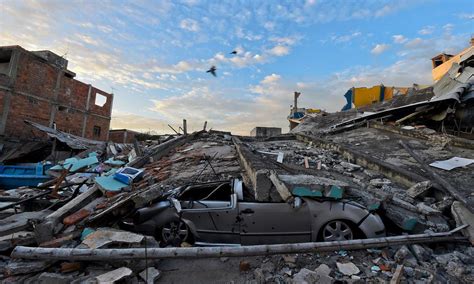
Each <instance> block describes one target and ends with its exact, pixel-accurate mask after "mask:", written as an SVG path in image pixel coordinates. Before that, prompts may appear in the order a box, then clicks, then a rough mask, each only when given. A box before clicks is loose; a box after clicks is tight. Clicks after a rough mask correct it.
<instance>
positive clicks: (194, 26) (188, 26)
mask: <svg viewBox="0 0 474 284" xmlns="http://www.w3.org/2000/svg"><path fill="white" fill-rule="evenodd" d="M179 27H180V28H182V29H183V30H187V31H190V32H198V31H199V24H198V22H197V21H196V20H193V19H183V20H181V22H180V23H179Z"/></svg>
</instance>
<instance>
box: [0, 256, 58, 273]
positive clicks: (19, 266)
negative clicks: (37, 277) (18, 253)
mask: <svg viewBox="0 0 474 284" xmlns="http://www.w3.org/2000/svg"><path fill="white" fill-rule="evenodd" d="M50 265H51V262H50V261H42V260H37V261H25V260H18V261H11V262H10V263H8V264H7V266H6V267H5V268H4V271H5V274H6V275H18V274H26V273H33V272H38V271H43V270H45V269H46V268H48V267H49V266H50Z"/></svg>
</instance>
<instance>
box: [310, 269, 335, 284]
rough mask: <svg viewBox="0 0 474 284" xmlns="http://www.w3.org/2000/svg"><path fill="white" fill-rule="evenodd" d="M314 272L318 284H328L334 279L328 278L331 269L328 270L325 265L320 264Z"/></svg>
mask: <svg viewBox="0 0 474 284" xmlns="http://www.w3.org/2000/svg"><path fill="white" fill-rule="evenodd" d="M314 271H315V272H316V274H318V276H319V282H318V283H323V284H330V283H333V282H334V278H332V277H331V276H329V274H330V273H331V268H329V266H327V265H326V264H321V265H320V266H318V268H316V269H315V270H314Z"/></svg>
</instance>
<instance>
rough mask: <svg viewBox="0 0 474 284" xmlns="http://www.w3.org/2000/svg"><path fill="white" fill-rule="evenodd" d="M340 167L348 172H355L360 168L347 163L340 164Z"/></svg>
mask: <svg viewBox="0 0 474 284" xmlns="http://www.w3.org/2000/svg"><path fill="white" fill-rule="evenodd" d="M340 165H341V166H343V167H344V168H345V169H346V170H347V171H349V172H355V171H358V170H360V169H361V168H362V167H361V166H359V165H356V164H352V163H348V162H341V163H340Z"/></svg>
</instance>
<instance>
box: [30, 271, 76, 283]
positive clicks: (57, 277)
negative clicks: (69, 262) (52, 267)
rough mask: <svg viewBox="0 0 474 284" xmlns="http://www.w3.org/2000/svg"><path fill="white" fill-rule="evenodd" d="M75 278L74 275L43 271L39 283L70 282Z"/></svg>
mask: <svg viewBox="0 0 474 284" xmlns="http://www.w3.org/2000/svg"><path fill="white" fill-rule="evenodd" d="M73 279H74V276H72V275H65V274H59V273H49V272H43V273H41V274H40V276H39V277H38V283H45V284H68V283H71V281H72V280H73Z"/></svg>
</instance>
